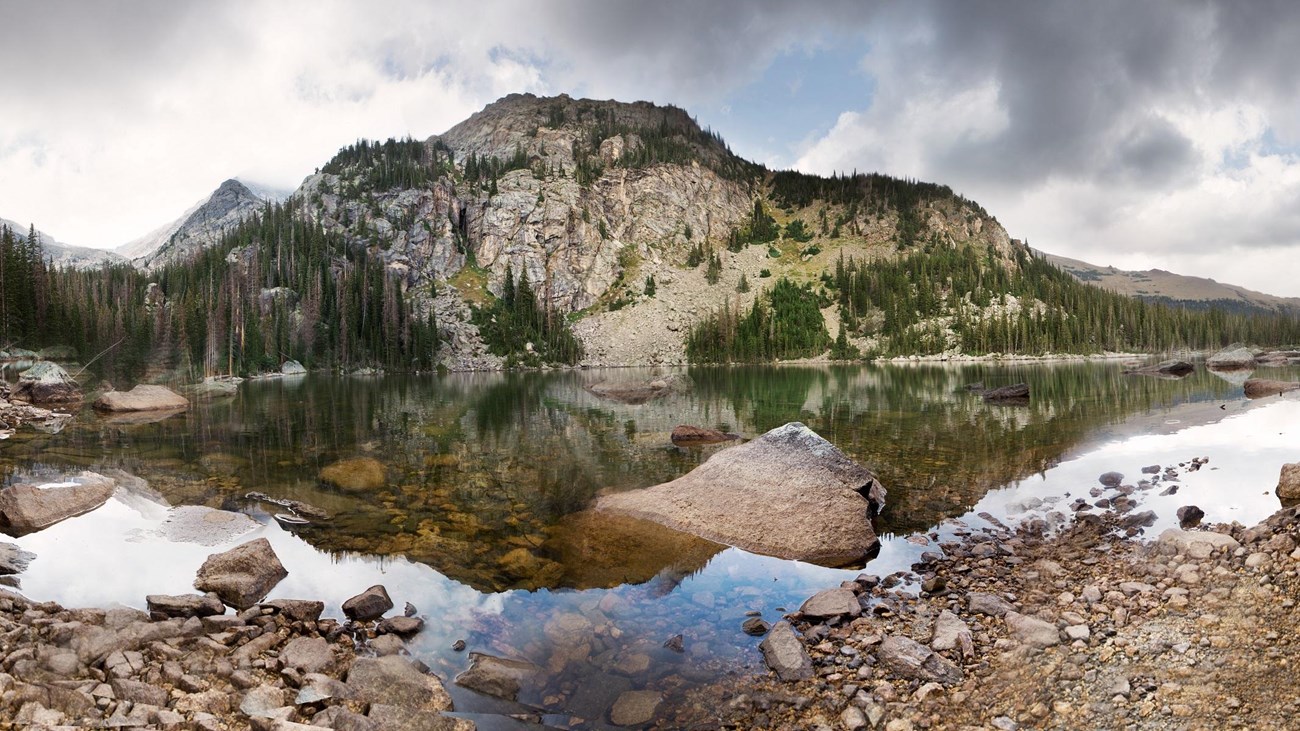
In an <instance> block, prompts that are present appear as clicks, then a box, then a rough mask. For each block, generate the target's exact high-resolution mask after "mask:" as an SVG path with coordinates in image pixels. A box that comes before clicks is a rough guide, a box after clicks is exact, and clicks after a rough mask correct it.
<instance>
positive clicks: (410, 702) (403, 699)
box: [346, 655, 451, 711]
mask: <svg viewBox="0 0 1300 731" xmlns="http://www.w3.org/2000/svg"><path fill="white" fill-rule="evenodd" d="M346 682H347V684H348V688H349V689H350V690H351V691H352V692H353V693H354V694H355V697H356V698H357V700H359V701H362V702H364V703H372V704H383V705H390V706H397V707H399V708H406V709H411V710H423V711H449V710H451V696H449V695H447V690H446V689H445V688H443V686H442V682H441V681H439V680H438V678H436V677H434V676H433V675H430V674H428V673H426V672H424V671H422V670H420V668H418V667H416V666H415V665H414V664H412V662H411V661H410V660H407V659H406V658H403V657H401V656H398V655H390V656H388V657H374V658H372V657H360V658H357V660H356V662H354V663H352V668H351V669H350V670H348V676H347V681H346Z"/></svg>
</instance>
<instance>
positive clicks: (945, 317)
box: [833, 246, 1300, 355]
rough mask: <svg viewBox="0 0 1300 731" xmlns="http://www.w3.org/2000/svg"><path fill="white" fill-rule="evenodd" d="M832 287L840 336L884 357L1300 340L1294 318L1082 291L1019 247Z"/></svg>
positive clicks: (839, 275)
mask: <svg viewBox="0 0 1300 731" xmlns="http://www.w3.org/2000/svg"><path fill="white" fill-rule="evenodd" d="M833 286H834V288H835V290H836V291H837V296H838V299H839V303H840V313H841V319H842V320H843V322H845V324H846V327H848V328H849V329H850V331H856V332H859V333H861V334H864V335H877V336H879V338H880V345H879V352H880V354H882V355H904V354H926V353H938V352H943V351H945V350H947V349H949V347H953V346H955V347H957V348H959V349H960V350H961V351H962V352H966V353H993V352H1001V353H1022V354H1043V353H1049V352H1059V353H1095V352H1102V351H1165V350H1171V349H1176V348H1194V349H1213V348H1217V347H1221V346H1223V345H1226V344H1228V343H1231V342H1236V341H1244V342H1251V343H1257V344H1279V343H1288V342H1295V341H1297V340H1300V320H1297V319H1296V318H1293V317H1287V316H1283V315H1271V316H1258V315H1254V316H1252V315H1245V314H1234V313H1229V312H1224V311H1218V310H1213V311H1195V310H1191V309H1183V308H1174V307H1167V306H1162V305H1154V304H1150V303H1146V302H1143V301H1141V300H1138V299H1134V298H1130V297H1125V296H1123V295H1119V294H1115V293H1113V292H1109V291H1107V290H1103V289H1100V288H1097V287H1090V286H1088V285H1085V284H1081V283H1079V282H1078V281H1076V280H1075V279H1074V278H1073V277H1071V276H1070V275H1069V274H1067V273H1065V272H1063V271H1061V270H1060V269H1057V268H1056V267H1054V266H1053V265H1051V264H1050V263H1048V262H1047V261H1046V260H1045V259H1043V258H1042V257H1040V256H1037V255H1035V254H1034V253H1032V252H1031V251H1030V250H1029V249H1028V247H1023V246H1022V247H1017V248H1016V250H1015V251H1014V253H1013V256H1012V260H1011V261H1010V262H1006V261H1002V260H999V259H997V258H996V257H995V256H994V254H993V251H992V250H991V249H990V250H986V251H985V252H984V253H982V254H981V253H978V252H977V251H976V250H975V249H974V248H972V247H969V246H963V247H958V248H951V247H945V246H935V247H928V248H927V250H923V251H916V252H913V253H911V254H909V255H907V256H905V257H903V258H901V259H898V260H895V261H890V262H877V263H873V264H872V265H870V266H867V265H866V264H865V263H862V262H858V261H856V260H854V259H849V260H847V261H845V260H843V259H841V261H840V262H839V263H838V264H837V266H836V272H835V277H834V279H833ZM1013 302H1015V303H1017V304H1016V305H1014V306H1013V305H1012V303H1013ZM949 332H951V334H952V338H951V339H950V337H949Z"/></svg>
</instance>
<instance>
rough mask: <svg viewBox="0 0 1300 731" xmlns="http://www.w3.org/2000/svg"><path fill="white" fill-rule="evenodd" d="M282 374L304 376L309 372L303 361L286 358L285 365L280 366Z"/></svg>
mask: <svg viewBox="0 0 1300 731" xmlns="http://www.w3.org/2000/svg"><path fill="white" fill-rule="evenodd" d="M280 374H281V375H285V376H302V375H306V374H307V369H306V368H303V367H302V363H299V362H298V361H296V360H286V361H285V362H284V365H282V366H280Z"/></svg>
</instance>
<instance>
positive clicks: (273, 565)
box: [194, 538, 289, 609]
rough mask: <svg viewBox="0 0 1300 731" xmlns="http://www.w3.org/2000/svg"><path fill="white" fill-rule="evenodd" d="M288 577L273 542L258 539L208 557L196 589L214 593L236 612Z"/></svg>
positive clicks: (253, 602) (258, 599)
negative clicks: (272, 546) (272, 547)
mask: <svg viewBox="0 0 1300 731" xmlns="http://www.w3.org/2000/svg"><path fill="white" fill-rule="evenodd" d="M288 575H289V572H288V571H286V570H285V568H284V565H283V564H281V563H280V558H279V557H278V556H276V555H275V551H274V550H272V549H271V542H270V541H268V540H266V539H265V538H257V539H254V540H251V541H249V542H248V543H243V544H240V545H238V546H235V547H234V548H232V549H230V550H229V551H226V552H224V553H214V554H212V555H211V556H208V560H206V561H204V562H203V565H202V566H200V567H199V573H198V576H197V577H196V578H195V579H194V588H196V589H198V590H199V591H210V592H213V593H215V594H216V595H217V596H219V597H221V601H223V602H225V603H226V604H229V605H230V606H232V607H234V608H236V609H248V608H249V607H251V606H253V605H254V604H256V603H258V602H260V601H262V599H263V598H265V597H266V595H267V594H269V593H270V592H271V589H274V588H275V585H276V584H278V583H280V580H281V579H283V578H284V577H286V576H288Z"/></svg>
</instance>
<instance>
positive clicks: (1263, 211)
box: [0, 0, 1300, 296]
mask: <svg viewBox="0 0 1300 731" xmlns="http://www.w3.org/2000/svg"><path fill="white" fill-rule="evenodd" d="M1296 38H1300V3H1293V2H1289V1H1286V0H1276V1H1274V0H1253V1H1252V2H1248V3H1241V2H1228V1H1227V0H1222V1H1216V0H1147V1H1145V2H1141V3H1133V2H1128V1H1120V0H1090V2H1086V3H1084V2H1075V1H1073V0H1040V1H1035V2H1021V3H1012V2H1008V1H1006V0H949V1H948V2H941V1H938V0H905V1H904V0H897V1H892V2H867V1H865V0H828V1H827V2H808V1H806V0H805V1H804V2H785V1H781V2H777V1H775V0H711V1H710V2H686V1H683V0H659V1H657V2H653V3H649V2H631V1H622V0H583V1H579V0H548V1H547V2H536V0H533V1H529V2H498V1H497V0H476V1H475V2H473V3H468V2H462V3H449V2H427V1H426V0H378V1H375V0H371V1H368V2H360V1H357V2H342V1H334V0H310V1H299V0H275V1H271V0H266V1H251V0H243V1H241V0H233V1H230V2H222V3H211V2H197V1H196V2H186V1H177V0H165V1H159V0H134V1H131V2H122V1H120V0H98V1H97V2H69V1H67V0H44V1H43V2H40V3H30V2H23V1H21V0H0V100H3V101H0V216H3V217H5V218H10V219H14V220H16V221H19V222H22V223H29V222H30V223H35V224H36V226H37V227H38V228H41V229H43V230H45V231H46V232H48V233H50V234H51V235H53V236H54V237H55V238H56V239H58V240H59V241H62V242H65V243H69V244H74V245H81V246H96V247H113V246H117V245H120V244H123V243H125V242H127V241H129V240H131V239H134V238H136V237H139V236H141V235H144V234H145V233H147V232H149V231H150V230H152V229H155V228H157V227H159V226H161V225H163V224H165V223H167V222H169V221H171V220H172V219H174V218H176V217H177V216H178V215H179V214H180V213H181V212H182V211H184V210H185V209H187V208H188V207H190V206H191V205H193V204H194V203H195V202H196V201H198V200H200V199H202V198H203V197H205V196H206V195H207V194H209V193H210V192H211V191H212V190H214V189H215V188H216V187H217V186H218V185H219V184H220V183H221V181H223V180H225V179H227V178H231V177H239V178H240V179H242V180H245V181H249V182H254V183H258V184H262V185H266V186H271V187H274V188H280V189H286V190H291V189H293V188H295V187H297V185H298V184H299V183H300V182H301V181H302V179H303V178H304V177H305V176H307V175H309V174H311V173H312V172H313V171H314V170H315V169H316V168H317V167H319V166H321V165H323V164H324V163H325V162H326V161H327V160H328V159H329V158H330V157H331V156H332V155H333V153H334V152H335V151H336V150H337V149H338V148H339V147H341V146H343V145H346V144H348V143H350V142H352V141H354V140H356V139H359V138H368V139H386V138H388V137H401V136H405V135H411V136H413V137H416V138H425V137H428V136H429V135H433V134H437V133H440V132H443V131H445V130H446V129H448V128H449V127H451V126H452V125H454V124H455V123H457V122H459V121H461V120H463V119H464V118H465V117H467V116H469V115H470V114H472V113H473V112H475V111H477V110H478V109H480V108H482V107H483V106H484V105H485V104H487V103H490V102H491V101H493V100H495V99H497V98H499V97H501V96H504V95H506V94H509V93H512V92H532V93H535V94H539V95H549V94H559V93H567V94H570V95H572V96H582V97H590V98H596V99H607V98H613V99H620V100H624V101H634V100H640V99H645V100H650V101H654V102H657V103H662V104H675V105H678V106H681V107H683V108H685V109H687V110H688V111H689V112H690V113H691V114H693V115H694V116H695V117H696V118H697V119H698V120H699V121H700V123H701V124H702V125H705V126H708V127H711V128H712V129H714V130H715V131H717V132H719V133H721V135H722V136H723V137H724V138H725V139H726V140H727V141H728V142H729V143H730V145H731V147H732V149H733V150H734V151H736V152H737V153H738V154H740V155H742V156H744V157H747V158H750V159H753V160H756V161H758V162H762V163H764V164H766V165H767V166H769V167H771V168H774V169H779V168H796V169H799V170H803V171H805V172H810V173H820V174H829V173H832V172H835V171H843V172H848V171H853V170H857V171H860V172H866V171H878V172H883V173H887V174H890V175H895V176H899V177H908V178H915V179H920V180H927V181H933V182H938V183H943V184H946V185H949V186H951V187H952V188H953V189H954V190H956V191H957V192H958V193H961V194H962V195H964V196H966V197H968V198H971V199H973V200H975V201H977V202H979V203H980V204H981V205H982V206H983V207H984V208H985V209H986V210H987V211H989V212H990V213H991V214H992V215H994V216H996V217H997V218H998V220H999V221H1000V222H1001V223H1002V224H1003V225H1004V226H1005V227H1006V228H1007V230H1008V232H1009V233H1010V234H1011V235H1012V236H1013V237H1015V238H1019V239H1023V240H1026V241H1028V242H1029V243H1030V245H1032V246H1034V247H1035V248H1038V249H1040V250H1044V251H1048V252H1051V253H1055V254H1061V255H1064V256H1070V257H1074V258H1079V259H1084V260H1086V261H1089V262H1092V263H1094V264H1099V265H1113V266H1117V267H1120V268H1124V269H1149V268H1160V269H1167V270H1171V271H1175V272H1178V273H1181V274H1193V275H1198V276H1205V277H1211V278H1214V279H1217V280H1218V281H1221V282H1231V283H1235V284H1240V285H1244V286H1247V287H1250V288H1253V289H1258V290H1262V291H1265V292H1270V293H1273V294H1281V295H1289V296H1300V103H1297V101H1296V100H1297V99H1300V70H1298V69H1297V67H1296V65H1295V64H1294V62H1293V61H1292V60H1291V59H1292V58H1293V48H1294V39H1296Z"/></svg>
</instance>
